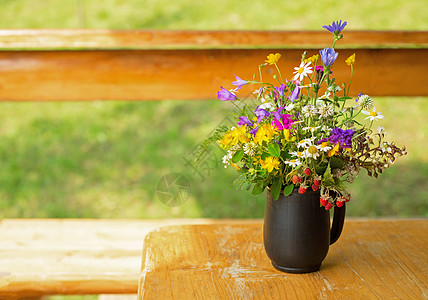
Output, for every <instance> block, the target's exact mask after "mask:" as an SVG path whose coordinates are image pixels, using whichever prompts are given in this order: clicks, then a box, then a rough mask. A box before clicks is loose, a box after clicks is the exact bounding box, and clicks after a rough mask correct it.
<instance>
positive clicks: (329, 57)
mask: <svg viewBox="0 0 428 300" xmlns="http://www.w3.org/2000/svg"><path fill="white" fill-rule="evenodd" d="M320 54H321V60H322V62H323V64H324V65H325V66H326V67H331V66H332V65H333V63H334V62H335V60H336V58H337V56H338V55H339V53H337V52H336V51H334V49H333V48H324V49H323V50H320Z"/></svg>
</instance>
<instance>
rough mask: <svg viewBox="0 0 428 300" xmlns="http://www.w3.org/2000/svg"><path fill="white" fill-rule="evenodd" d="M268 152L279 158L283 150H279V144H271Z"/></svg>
mask: <svg viewBox="0 0 428 300" xmlns="http://www.w3.org/2000/svg"><path fill="white" fill-rule="evenodd" d="M268 150H269V153H270V154H272V156H275V157H279V155H280V153H281V150H280V149H279V145H278V144H277V143H274V144H269V146H268Z"/></svg>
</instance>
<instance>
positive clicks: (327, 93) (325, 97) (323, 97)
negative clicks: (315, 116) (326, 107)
mask: <svg viewBox="0 0 428 300" xmlns="http://www.w3.org/2000/svg"><path fill="white" fill-rule="evenodd" d="M330 94H331V93H330V92H329V91H326V92H325V93H324V95H322V96H321V97H319V98H318V99H317V101H322V100H323V99H328V98H329V97H330Z"/></svg>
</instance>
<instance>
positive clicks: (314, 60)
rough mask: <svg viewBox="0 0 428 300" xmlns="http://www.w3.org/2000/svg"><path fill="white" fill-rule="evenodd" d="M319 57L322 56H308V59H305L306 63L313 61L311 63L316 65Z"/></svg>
mask: <svg viewBox="0 0 428 300" xmlns="http://www.w3.org/2000/svg"><path fill="white" fill-rule="evenodd" d="M318 58H320V56H319V55H318V54H315V55H312V56H311V57H308V58H307V59H305V63H311V64H313V65H315V63H316V61H317V60H318Z"/></svg>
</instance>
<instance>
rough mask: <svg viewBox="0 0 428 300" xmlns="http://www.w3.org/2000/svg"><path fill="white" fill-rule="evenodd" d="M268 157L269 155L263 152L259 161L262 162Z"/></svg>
mask: <svg viewBox="0 0 428 300" xmlns="http://www.w3.org/2000/svg"><path fill="white" fill-rule="evenodd" d="M269 156H270V154H269V153H267V152H263V153H262V156H261V157H260V158H261V159H263V160H265V159H266V158H267V157H269Z"/></svg>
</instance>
